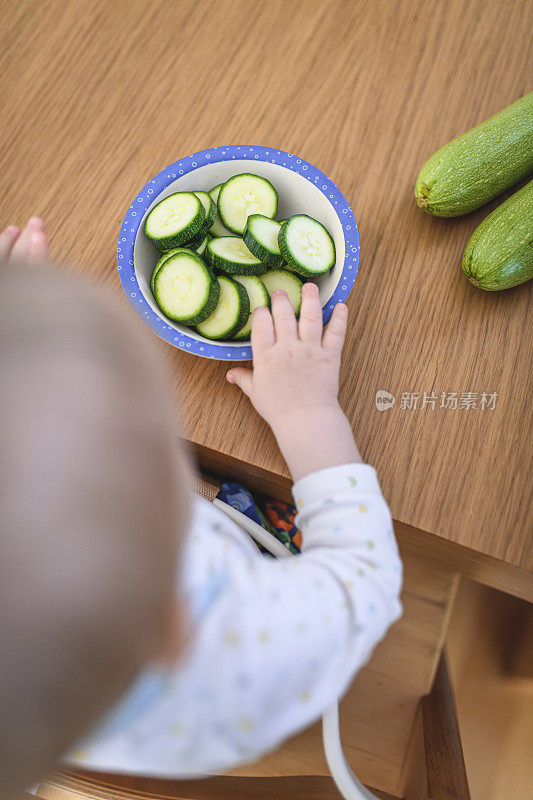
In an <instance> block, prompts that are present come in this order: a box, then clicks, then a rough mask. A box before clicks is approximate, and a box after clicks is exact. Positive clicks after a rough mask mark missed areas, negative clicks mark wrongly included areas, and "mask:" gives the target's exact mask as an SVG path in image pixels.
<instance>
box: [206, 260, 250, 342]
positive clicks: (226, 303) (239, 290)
mask: <svg viewBox="0 0 533 800" xmlns="http://www.w3.org/2000/svg"><path fill="white" fill-rule="evenodd" d="M215 280H217V281H218V284H219V287H220V295H219V298H218V303H217V304H216V307H215V309H214V311H213V312H212V313H211V315H210V316H209V317H208V318H207V319H206V320H205V321H203V322H202V323H201V324H200V325H197V326H196V330H197V331H198V333H199V334H200V335H201V336H205V338H206V339H231V337H232V336H233V334H234V333H235V332H236V331H239V330H240V329H241V328H242V326H243V325H244V323H245V322H246V320H247V319H248V314H249V313H250V301H249V300H248V294H247V292H246V289H245V288H244V286H242V285H241V284H240V283H237V282H236V281H234V280H232V279H231V278H227V277H226V276H225V275H219V277H218V278H215Z"/></svg>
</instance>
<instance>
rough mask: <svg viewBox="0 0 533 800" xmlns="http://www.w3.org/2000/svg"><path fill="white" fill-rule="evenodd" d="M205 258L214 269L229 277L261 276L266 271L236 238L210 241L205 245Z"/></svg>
mask: <svg viewBox="0 0 533 800" xmlns="http://www.w3.org/2000/svg"><path fill="white" fill-rule="evenodd" d="M205 257H206V258H207V260H208V262H209V263H210V264H211V265H212V266H213V267H214V268H215V269H220V270H222V272H228V273H229V274H230V275H231V274H233V273H234V272H238V273H244V274H245V275H261V274H262V273H263V272H266V271H267V269H268V267H267V266H266V265H265V264H262V263H261V261H259V259H258V258H256V257H255V256H254V255H253V253H250V251H249V250H248V248H247V247H246V245H245V244H244V242H243V240H242V239H241V238H240V237H238V236H222V237H221V238H218V239H211V241H210V242H208V243H207V247H206V250H205Z"/></svg>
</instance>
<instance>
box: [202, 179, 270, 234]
mask: <svg viewBox="0 0 533 800" xmlns="http://www.w3.org/2000/svg"><path fill="white" fill-rule="evenodd" d="M217 204H218V213H219V214H220V219H221V220H222V223H223V224H224V225H225V226H226V228H229V229H230V230H231V231H233V232H234V233H240V234H242V233H243V231H244V228H245V227H246V221H247V219H248V217H249V216H250V215H251V214H263V216H265V217H271V218H274V217H275V216H276V213H277V210H278V193H277V192H276V190H275V189H274V187H273V186H272V184H271V183H270V181H267V179H266V178H261V177H260V176H259V175H252V174H251V173H249V172H243V173H241V174H240V175H234V176H233V178H230V179H229V180H227V181H226V183H225V184H224V185H223V186H222V188H221V189H220V192H219V195H218V201H217Z"/></svg>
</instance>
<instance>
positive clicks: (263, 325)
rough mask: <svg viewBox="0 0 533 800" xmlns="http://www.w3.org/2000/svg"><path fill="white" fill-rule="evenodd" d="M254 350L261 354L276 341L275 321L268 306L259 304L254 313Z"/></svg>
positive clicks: (252, 338) (255, 352)
mask: <svg viewBox="0 0 533 800" xmlns="http://www.w3.org/2000/svg"><path fill="white" fill-rule="evenodd" d="M251 340H252V352H253V354H254V357H255V356H258V355H261V353H263V352H264V351H265V350H267V349H268V348H269V347H272V346H273V344H274V342H275V336H274V323H273V321H272V317H271V315H270V311H269V310H268V308H267V307H266V306H258V307H257V308H256V309H255V311H254V313H253V315H252V336H251Z"/></svg>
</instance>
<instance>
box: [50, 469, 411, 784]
mask: <svg viewBox="0 0 533 800" xmlns="http://www.w3.org/2000/svg"><path fill="white" fill-rule="evenodd" d="M293 495H294V500H295V504H296V507H297V510H298V514H297V517H296V525H297V526H298V528H299V529H300V530H301V532H302V537H303V541H302V552H301V554H298V555H294V556H292V557H291V558H287V559H282V560H279V561H277V560H275V559H271V558H264V557H263V556H262V555H261V554H260V553H259V551H258V549H257V547H256V546H255V544H254V543H253V542H252V541H251V540H250V538H249V537H248V535H247V534H246V533H244V531H242V530H241V529H240V528H239V527H238V526H237V525H236V524H235V523H234V522H233V521H232V520H230V519H229V518H228V517H227V516H226V515H225V514H224V513H223V512H222V511H220V510H219V509H217V508H216V507H215V506H213V505H211V504H210V503H209V502H207V501H206V500H203V499H202V498H196V499H195V503H194V509H193V515H192V519H191V524H190V529H189V532H188V535H187V539H186V543H185V546H184V552H183V555H182V560H181V564H180V565H179V567H178V570H177V586H178V589H177V591H178V592H179V594H180V595H181V596H182V597H184V598H185V601H186V606H187V608H188V613H189V618H190V620H191V624H192V630H193V635H192V637H191V641H190V642H189V644H188V647H187V648H186V651H185V653H184V655H183V656H182V657H181V658H180V659H179V661H178V662H177V663H176V664H175V665H173V666H168V667H156V666H147V667H146V669H145V670H143V672H142V674H141V675H140V676H139V677H138V678H137V680H136V681H135V682H134V684H133V686H131V687H130V689H129V690H128V691H127V692H126V694H125V695H124V696H123V698H122V699H121V700H120V702H119V703H118V704H117V705H116V706H115V707H114V708H112V709H111V710H110V711H109V712H108V713H107V715H106V717H105V719H104V720H103V721H102V722H101V724H100V725H99V726H98V727H97V728H96V729H95V730H94V731H92V733H91V734H90V735H89V736H87V737H86V738H85V739H84V741H82V742H80V743H78V745H77V746H76V747H75V748H74V749H73V750H72V752H70V753H69V754H68V755H67V756H66V757H65V761H66V763H67V764H68V765H74V766H79V767H84V768H87V769H95V770H100V771H104V772H121V773H133V774H138V775H150V776H157V777H167V778H171V777H175V778H180V777H182V778H184V777H193V776H198V775H205V774H210V773H217V772H222V771H225V770H229V769H231V768H234V767H236V766H238V765H240V764H243V763H246V762H249V761H253V760H256V759H257V758H259V757H260V756H261V755H262V754H263V753H265V752H267V751H269V750H272V749H273V748H275V747H276V746H277V745H279V744H280V743H281V742H282V741H283V740H284V739H286V738H287V737H289V736H291V735H292V734H294V733H296V732H297V731H298V730H301V729H302V728H304V727H306V726H308V725H309V724H311V723H312V722H314V721H315V720H316V719H318V718H319V717H320V715H321V714H322V713H323V712H324V711H325V710H326V709H327V708H329V707H330V706H331V705H332V704H333V703H334V702H335V701H336V700H338V699H339V698H340V697H341V696H342V695H343V694H344V693H345V691H346V689H347V688H348V686H349V685H350V682H351V681H352V679H353V677H354V675H355V673H356V672H357V671H358V670H359V669H360V668H361V666H363V665H364V664H365V662H366V661H367V660H368V658H369V657H370V655H371V653H372V651H373V649H374V647H375V646H376V644H377V643H378V642H379V641H380V639H382V637H383V636H384V635H385V633H386V631H387V629H388V628H389V626H390V625H391V624H392V623H393V622H394V621H395V620H396V619H398V617H399V616H400V614H401V605H400V601H399V594H400V588H401V580H402V566H401V561H400V557H399V554H398V548H397V545H396V540H395V537H394V532H393V527H392V520H391V516H390V513H389V509H388V507H387V504H386V503H385V500H384V499H383V496H382V494H381V491H380V488H379V484H378V481H377V477H376V473H375V470H374V469H373V467H370V466H368V465H366V464H346V465H342V466H339V467H332V468H330V469H325V470H321V471H319V472H316V473H313V474H311V475H308V476H307V477H305V478H303V479H302V480H300V481H298V482H297V483H296V484H295V485H294V487H293Z"/></svg>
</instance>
